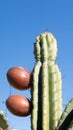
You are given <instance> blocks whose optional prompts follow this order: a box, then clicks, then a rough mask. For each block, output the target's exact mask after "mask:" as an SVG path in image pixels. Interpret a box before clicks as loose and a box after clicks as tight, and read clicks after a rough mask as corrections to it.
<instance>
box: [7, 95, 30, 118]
mask: <svg viewBox="0 0 73 130" xmlns="http://www.w3.org/2000/svg"><path fill="white" fill-rule="evenodd" d="M6 106H7V108H8V110H9V111H10V112H11V113H12V114H14V115H16V116H28V115H30V114H31V108H32V107H31V101H30V100H29V99H27V98H26V97H24V96H21V95H12V96H10V97H9V98H8V99H7V100H6Z"/></svg>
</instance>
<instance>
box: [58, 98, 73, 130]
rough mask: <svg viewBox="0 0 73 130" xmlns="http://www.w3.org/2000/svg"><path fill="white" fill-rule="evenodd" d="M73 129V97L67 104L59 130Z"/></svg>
mask: <svg viewBox="0 0 73 130" xmlns="http://www.w3.org/2000/svg"><path fill="white" fill-rule="evenodd" d="M64 129H65V130H69V129H70V130H72V129H73V99H71V100H70V101H69V103H68V104H67V105H66V108H65V110H64V112H63V113H62V115H61V118H60V120H59V124H58V127H57V130H64Z"/></svg>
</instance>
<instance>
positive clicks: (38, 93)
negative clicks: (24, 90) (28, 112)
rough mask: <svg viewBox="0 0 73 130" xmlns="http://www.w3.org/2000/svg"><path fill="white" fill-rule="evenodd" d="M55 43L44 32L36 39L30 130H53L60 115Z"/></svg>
mask: <svg viewBox="0 0 73 130" xmlns="http://www.w3.org/2000/svg"><path fill="white" fill-rule="evenodd" d="M57 50H58V49H57V43H56V39H55V38H54V36H53V35H52V34H51V33H49V32H45V33H43V34H41V35H40V36H38V37H37V38H36V43H35V45H34V54H35V59H36V64H35V66H34V70H33V87H32V93H31V96H32V103H33V110H32V116H31V127H32V128H31V129H32V130H55V129H56V127H57V124H58V121H59V119H60V116H61V114H62V79H61V72H60V71H59V68H58V66H57V65H56V64H55V60H56V56H57Z"/></svg>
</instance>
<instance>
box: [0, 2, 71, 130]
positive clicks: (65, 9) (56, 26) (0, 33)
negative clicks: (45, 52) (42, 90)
mask: <svg viewBox="0 0 73 130" xmlns="http://www.w3.org/2000/svg"><path fill="white" fill-rule="evenodd" d="M45 31H49V32H51V33H52V34H53V35H54V36H55V37H56V39H57V42H58V49H59V51H58V56H57V61H56V62H57V63H58V65H59V67H60V70H61V72H62V80H63V88H62V89H63V107H65V105H66V104H67V103H68V101H69V100H70V99H71V98H72V97H73V0H1V1H0V109H1V110H3V111H4V113H5V114H6V116H7V118H8V121H9V124H10V127H11V128H18V129H19V130H31V129H30V127H31V124H30V116H28V117H26V118H20V117H16V116H14V115H12V114H11V113H9V111H8V110H7V109H6V106H5V103H4V102H5V100H6V99H7V98H8V96H9V95H12V94H21V95H25V96H27V97H28V98H30V92H29V91H18V90H15V89H13V88H12V87H11V86H10V85H9V83H8V82H7V78H6V73H7V71H8V69H9V68H11V67H13V66H23V67H25V68H27V69H28V70H30V71H32V69H33V66H34V63H35V59H34V55H33V50H34V42H35V39H36V36H38V35H39V34H40V33H42V32H45Z"/></svg>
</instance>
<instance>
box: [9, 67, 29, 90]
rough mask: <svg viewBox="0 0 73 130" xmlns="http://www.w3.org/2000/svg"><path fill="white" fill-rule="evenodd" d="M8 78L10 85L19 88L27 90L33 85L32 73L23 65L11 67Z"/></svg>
mask: <svg viewBox="0 0 73 130" xmlns="http://www.w3.org/2000/svg"><path fill="white" fill-rule="evenodd" d="M7 79H8V82H9V83H10V85H11V86H13V87H14V88H16V89H18V90H26V89H28V88H29V87H30V85H31V81H30V80H31V73H30V72H29V71H28V70H27V69H25V68H23V67H21V66H15V67H12V68H10V69H9V70H8V72H7Z"/></svg>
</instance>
